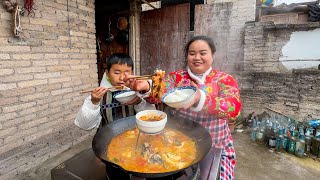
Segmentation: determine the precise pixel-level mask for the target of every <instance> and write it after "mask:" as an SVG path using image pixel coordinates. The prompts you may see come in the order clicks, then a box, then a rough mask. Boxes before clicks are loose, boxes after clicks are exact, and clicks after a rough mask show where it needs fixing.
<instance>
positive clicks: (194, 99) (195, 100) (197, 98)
mask: <svg viewBox="0 0 320 180" xmlns="http://www.w3.org/2000/svg"><path fill="white" fill-rule="evenodd" d="M190 85H191V86H194V87H196V88H197V91H196V94H195V96H194V98H193V100H192V101H191V102H190V103H189V104H188V105H186V106H185V107H183V109H188V108H190V107H191V106H196V105H197V104H198V103H199V101H200V98H201V93H200V90H199V88H198V86H197V84H196V83H194V82H193V81H191V83H190Z"/></svg>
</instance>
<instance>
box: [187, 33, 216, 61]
mask: <svg viewBox="0 0 320 180" xmlns="http://www.w3.org/2000/svg"><path fill="white" fill-rule="evenodd" d="M197 40H202V41H206V42H207V43H208V45H209V47H210V49H211V51H212V54H214V53H215V52H216V46H215V45H214V42H213V40H212V39H211V38H210V37H208V36H194V37H192V38H191V39H190V40H189V42H188V43H187V44H186V46H185V48H184V55H185V57H187V56H188V52H189V47H190V44H192V43H193V42H194V41H197Z"/></svg>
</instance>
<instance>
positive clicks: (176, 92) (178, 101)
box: [161, 86, 197, 109]
mask: <svg viewBox="0 0 320 180" xmlns="http://www.w3.org/2000/svg"><path fill="white" fill-rule="evenodd" d="M196 91H197V88H196V87H194V86H181V87H178V88H175V89H172V90H170V91H168V92H167V93H165V94H164V95H163V96H162V99H161V100H162V102H163V103H165V104H167V105H168V106H170V107H173V108H177V109H180V108H183V107H185V106H186V105H188V104H190V103H191V101H192V100H193V98H194V96H195V94H196V93H195V92H196Z"/></svg>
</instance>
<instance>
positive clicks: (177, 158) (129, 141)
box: [107, 128, 197, 173]
mask: <svg viewBox="0 0 320 180" xmlns="http://www.w3.org/2000/svg"><path fill="white" fill-rule="evenodd" d="M138 133H139V131H138V130H137V129H132V130H128V131H125V132H123V133H122V134H120V135H118V136H116V137H114V138H113V139H112V141H111V143H110V144H109V145H108V150H107V157H108V159H109V161H111V162H113V163H115V164H118V165H119V166H121V167H122V168H124V169H126V170H128V171H134V172H141V173H162V172H169V171H175V170H179V169H182V168H185V167H188V166H189V165H190V164H191V163H192V162H193V160H194V159H195V158H196V154H197V151H196V144H195V142H194V141H193V140H192V139H191V138H189V137H188V136H186V135H185V134H183V133H182V132H180V131H177V130H174V129H170V128H168V129H164V134H158V135H146V134H143V133H141V134H140V138H139V142H138V145H137V149H135V148H136V140H137V137H138Z"/></svg>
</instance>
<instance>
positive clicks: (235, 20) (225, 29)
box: [194, 0, 256, 74]
mask: <svg viewBox="0 0 320 180" xmlns="http://www.w3.org/2000/svg"><path fill="white" fill-rule="evenodd" d="M255 4H256V1H255V0H240V1H239V0H208V1H207V4H205V5H197V6H196V9H195V29H194V34H195V35H208V36H210V37H212V38H213V39H214V41H215V44H216V48H217V52H216V57H215V60H214V65H213V66H214V68H216V69H219V70H221V71H225V72H228V73H230V74H239V73H240V72H242V70H243V61H244V56H243V38H244V26H245V22H247V21H253V20H254V19H255Z"/></svg>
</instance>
